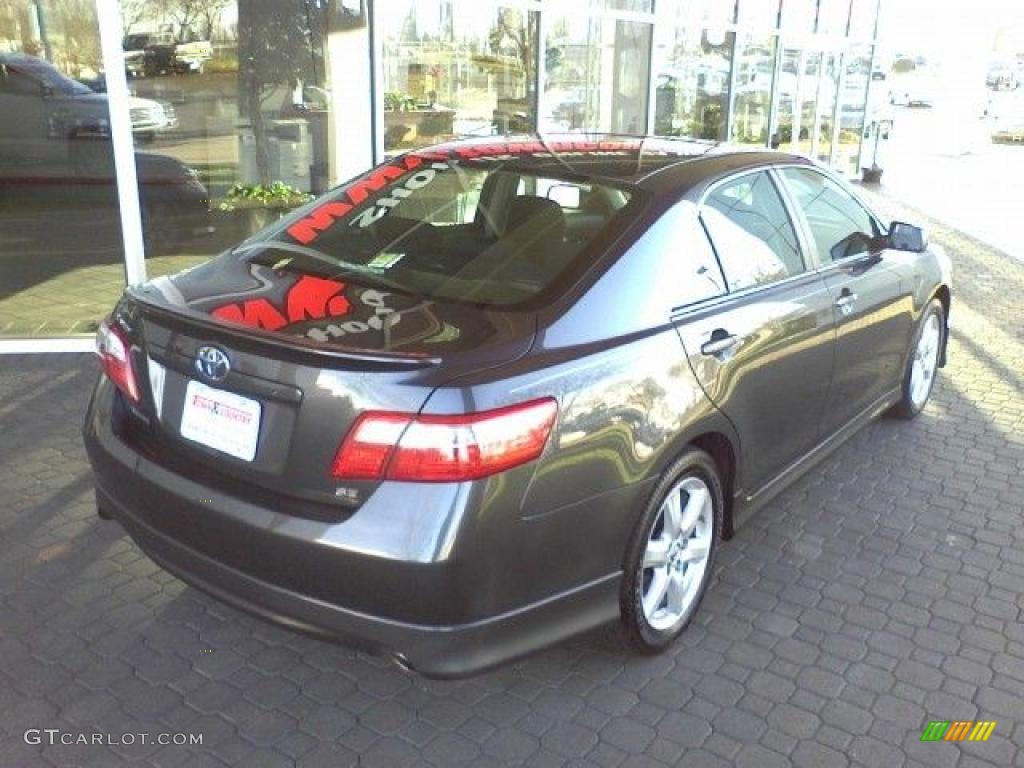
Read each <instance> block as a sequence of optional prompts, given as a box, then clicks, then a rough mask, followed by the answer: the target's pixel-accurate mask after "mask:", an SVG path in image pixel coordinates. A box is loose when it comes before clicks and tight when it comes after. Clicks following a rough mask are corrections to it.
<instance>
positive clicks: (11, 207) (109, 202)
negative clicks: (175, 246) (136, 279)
mask: <svg viewBox="0 0 1024 768" xmlns="http://www.w3.org/2000/svg"><path fill="white" fill-rule="evenodd" d="M100 71H101V65H100V45H99V34H98V27H97V23H96V16H95V9H94V7H93V4H92V3H75V4H74V5H73V7H69V5H68V4H67V3H64V2H58V1H57V0H46V1H43V0H39V1H38V2H28V0H6V1H5V2H2V3H0V336H66V335H68V334H73V333H88V332H91V331H93V330H95V328H96V326H97V324H98V322H99V321H100V320H101V319H102V317H103V315H104V314H105V312H106V311H107V310H108V309H109V307H110V306H111V305H112V304H113V302H114V301H115V300H116V298H117V296H118V294H119V293H120V291H121V290H122V288H123V286H124V266H123V255H122V248H121V235H120V226H119V225H120V219H119V216H118V207H117V195H116V187H115V185H114V178H113V172H112V168H113V164H112V154H111V148H110V120H109V110H108V107H107V99H106V96H105V95H104V94H103V93H97V92H96V91H94V90H93V89H92V88H90V87H89V86H88V85H87V84H86V83H90V84H92V83H95V81H96V79H97V77H98V76H99V74H100ZM141 106H144V107H146V108H150V107H154V108H155V107H157V105H150V104H143V105H141ZM133 128H135V130H137V131H138V130H142V129H143V125H142V124H141V122H139V123H135V121H133ZM148 191H149V190H148V189H147V190H143V195H144V196H145V195H146V194H147V193H148Z"/></svg>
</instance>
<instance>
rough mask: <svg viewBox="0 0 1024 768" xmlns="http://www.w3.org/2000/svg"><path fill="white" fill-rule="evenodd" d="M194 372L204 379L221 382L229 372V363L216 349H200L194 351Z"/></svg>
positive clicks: (224, 355)
mask: <svg viewBox="0 0 1024 768" xmlns="http://www.w3.org/2000/svg"><path fill="white" fill-rule="evenodd" d="M196 370H197V371H198V372H199V375H200V376H202V377H203V378H205V379H209V380H210V381H223V380H224V379H225V378H226V377H227V375H228V372H229V371H230V370H231V362H230V361H229V360H228V356H227V355H226V354H224V353H223V352H222V351H221V350H219V349H217V347H210V346H206V347H200V348H199V349H198V350H196Z"/></svg>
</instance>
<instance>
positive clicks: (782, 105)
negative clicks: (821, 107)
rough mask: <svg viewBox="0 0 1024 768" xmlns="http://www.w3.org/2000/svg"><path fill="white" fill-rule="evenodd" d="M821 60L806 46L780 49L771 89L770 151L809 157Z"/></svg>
mask: <svg viewBox="0 0 1024 768" xmlns="http://www.w3.org/2000/svg"><path fill="white" fill-rule="evenodd" d="M821 56H822V54H821V51H818V50H815V49H814V48H812V47H810V46H801V45H790V44H786V45H784V47H783V49H782V63H781V67H780V69H779V75H778V78H779V81H778V84H777V86H776V88H775V98H776V102H775V104H776V106H775V132H774V134H773V135H772V141H771V145H772V146H773V147H777V148H778V149H781V150H783V151H785V152H795V153H797V154H802V155H809V154H811V145H812V137H813V134H814V127H815V108H816V106H817V92H818V73H819V71H820V68H821Z"/></svg>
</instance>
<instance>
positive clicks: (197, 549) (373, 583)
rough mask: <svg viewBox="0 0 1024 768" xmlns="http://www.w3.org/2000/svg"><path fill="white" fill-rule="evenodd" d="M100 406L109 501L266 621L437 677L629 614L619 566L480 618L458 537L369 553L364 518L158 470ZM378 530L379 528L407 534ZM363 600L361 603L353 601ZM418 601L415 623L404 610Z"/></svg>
mask: <svg viewBox="0 0 1024 768" xmlns="http://www.w3.org/2000/svg"><path fill="white" fill-rule="evenodd" d="M95 410H96V408H95V401H94V405H93V407H91V408H90V413H89V416H88V417H87V422H86V427H85V430H84V439H85V444H86V448H87V451H88V453H89V458H90V462H91V463H92V466H93V469H94V471H95V476H96V498H97V503H98V504H99V506H100V508H101V509H103V510H104V511H105V512H107V513H109V514H110V515H111V516H112V517H113V518H115V519H116V520H118V521H119V522H120V523H121V524H122V525H123V526H124V528H125V529H126V530H127V531H128V533H129V534H130V535H131V537H132V538H133V539H134V540H135V542H136V543H137V544H138V545H139V547H140V548H141V549H142V550H143V551H144V552H146V554H148V555H149V556H150V557H151V558H152V559H153V560H154V561H155V562H157V563H158V564H160V565H161V566H162V567H164V568H165V569H166V570H168V571H169V572H171V573H173V574H175V575H177V576H179V577H180V578H181V579H182V580H183V581H185V582H187V583H189V584H192V585H193V586H195V587H197V588H199V589H201V590H203V591H205V592H208V593H210V594H212V595H213V596H215V597H217V598H219V599H221V600H223V601H224V602H227V603H230V604H232V605H235V606H237V607H239V608H241V609H243V610H246V611H248V612H250V613H253V614H255V615H257V616H260V617H262V618H264V619H267V620H270V621H273V622H275V623H277V624H281V625H284V626H287V627H290V628H293V629H297V630H301V631H305V632H308V633H312V634H315V635H318V636H321V637H326V638H331V639H339V640H341V641H343V642H345V643H348V644H351V645H354V646H357V647H360V648H364V649H366V650H369V651H371V652H375V653H380V654H383V655H386V656H390V657H397V660H399V661H400V662H401V663H403V664H405V665H408V666H410V667H412V668H413V669H415V670H416V671H418V672H420V673H422V674H424V675H427V676H432V677H461V676H465V675H470V674H475V673H477V672H481V671H483V670H486V669H489V668H491V667H494V666H496V665H499V664H501V663H504V662H507V661H510V660H512V659H515V658H518V657H521V656H524V655H526V654H528V653H530V652H532V651H535V650H538V649H540V648H543V647H545V646H548V645H551V644H552V643H555V642H558V641H559V640H562V639H564V638H567V637H570V636H572V635H575V634H578V633H580V632H583V631H585V630H587V629H590V628H593V627H595V626H598V625H600V624H603V623H606V622H608V621H611V620H614V619H615V618H616V616H617V615H618V595H619V583H620V579H621V574H620V573H612V574H609V575H607V576H605V577H602V578H599V579H596V580H591V581H588V582H586V583H583V584H582V585H579V586H576V587H574V588H572V589H569V590H563V591H557V592H553V594H551V595H550V596H546V597H544V598H543V599H540V600H536V601H534V602H531V603H528V604H526V605H523V606H521V607H517V608H515V609H513V610H506V611H503V612H500V613H496V614H493V615H485V616H484V617H483V618H481V617H480V616H479V615H474V614H473V611H471V610H470V609H468V608H466V609H463V608H462V607H461V606H463V605H468V603H467V598H466V595H465V594H464V593H465V591H466V590H467V589H479V585H478V584H474V583H473V580H472V578H469V579H467V578H466V573H465V568H464V564H463V563H461V562H459V560H458V558H455V557H451V556H446V555H444V552H445V551H451V549H452V545H451V542H448V544H447V545H446V546H444V547H437V548H435V549H432V550H431V549H428V548H424V547H422V546H419V547H417V548H413V549H408V550H404V551H403V550H402V549H401V546H400V542H396V541H394V540H391V541H386V542H381V543H380V545H379V546H380V551H377V552H373V553H370V552H369V550H370V548H371V546H372V544H371V543H370V542H369V540H366V539H363V540H360V539H359V538H358V536H359V534H358V528H359V526H358V525H352V524H351V523H352V522H353V521H354V520H355V518H353V519H352V520H350V521H346V522H343V523H335V524H327V523H316V522H313V521H309V520H295V519H294V518H289V517H288V516H286V515H283V514H280V513H278V512H276V511H274V510H269V509H266V508H263V507H259V506H256V505H254V504H250V503H248V502H245V501H241V500H238V499H230V498H227V497H225V496H224V495H223V494H222V493H221V492H220V491H217V490H213V489H209V488H204V487H202V486H200V485H198V484H196V483H195V482H193V481H191V480H190V479H188V478H186V477H183V476H180V475H174V474H172V473H170V472H168V471H167V470H165V469H164V468H162V467H160V466H158V465H155V464H153V463H152V462H150V461H149V460H148V459H146V458H145V457H143V456H141V455H140V454H138V453H137V452H135V451H134V450H133V449H132V448H131V447H129V446H128V445H126V444H125V443H123V442H122V441H120V440H119V439H118V438H117V437H116V436H115V435H114V434H113V433H112V432H111V431H110V430H109V428H108V427H107V426H106V425H107V424H109V419H106V420H105V419H104V418H102V417H97V415H96V414H95ZM346 526H348V527H347V528H346ZM378 528H381V529H383V530H382V531H381V532H379V533H378V535H386V536H388V537H389V538H391V539H405V538H407V537H405V536H403V535H401V534H402V532H400V531H399V532H395V531H392V532H391V533H388V527H387V525H381V526H378ZM342 529H345V530H344V531H342ZM481 546H483V545H481ZM470 549H474V548H473V547H470ZM506 577H507V578H515V577H514V576H513V575H512V574H506ZM467 582H468V583H467ZM497 583H502V582H500V581H499V582H497ZM325 592H330V594H332V595H337V597H336V598H334V599H328V598H325ZM353 595H356V596H360V597H362V598H363V599H361V600H359V601H356V600H351V599H348V597H346V596H353ZM413 606H415V607H416V609H417V612H418V613H417V615H416V618H415V619H410V618H407V617H405V616H403V617H402V618H395V616H396V615H397V616H401V615H402V614H403V613H406V614H407V613H408V612H409V611H411V610H413V608H412V607H413ZM389 614H390V615H389ZM432 615H434V616H436V617H437V620H436V621H434V620H432V619H431V616H432Z"/></svg>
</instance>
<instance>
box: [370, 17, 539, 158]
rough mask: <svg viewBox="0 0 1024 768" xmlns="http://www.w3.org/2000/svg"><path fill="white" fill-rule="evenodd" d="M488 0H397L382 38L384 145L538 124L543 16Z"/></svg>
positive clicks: (394, 147) (398, 147)
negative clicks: (539, 34)
mask: <svg viewBox="0 0 1024 768" xmlns="http://www.w3.org/2000/svg"><path fill="white" fill-rule="evenodd" d="M530 7H531V6H528V5H509V6H505V5H498V4H497V3H494V2H488V0H433V1H430V2H424V1H423V0H394V2H389V3H388V4H387V12H386V13H379V14H378V17H377V34H378V35H379V36H380V38H381V40H382V47H383V60H382V63H381V66H382V69H383V86H382V91H383V117H384V121H383V122H384V126H383V134H384V150H385V151H386V152H389V153H390V152H399V151H404V150H406V149H409V148H411V147H416V146H422V145H424V144H432V143H435V142H438V141H443V140H445V139H449V138H451V137H452V136H455V135H460V136H466V135H487V134H490V133H494V132H501V133H504V132H520V131H533V130H535V129H536V90H535V89H536V81H537V27H538V14H537V12H536V11H532V10H529V8H530Z"/></svg>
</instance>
